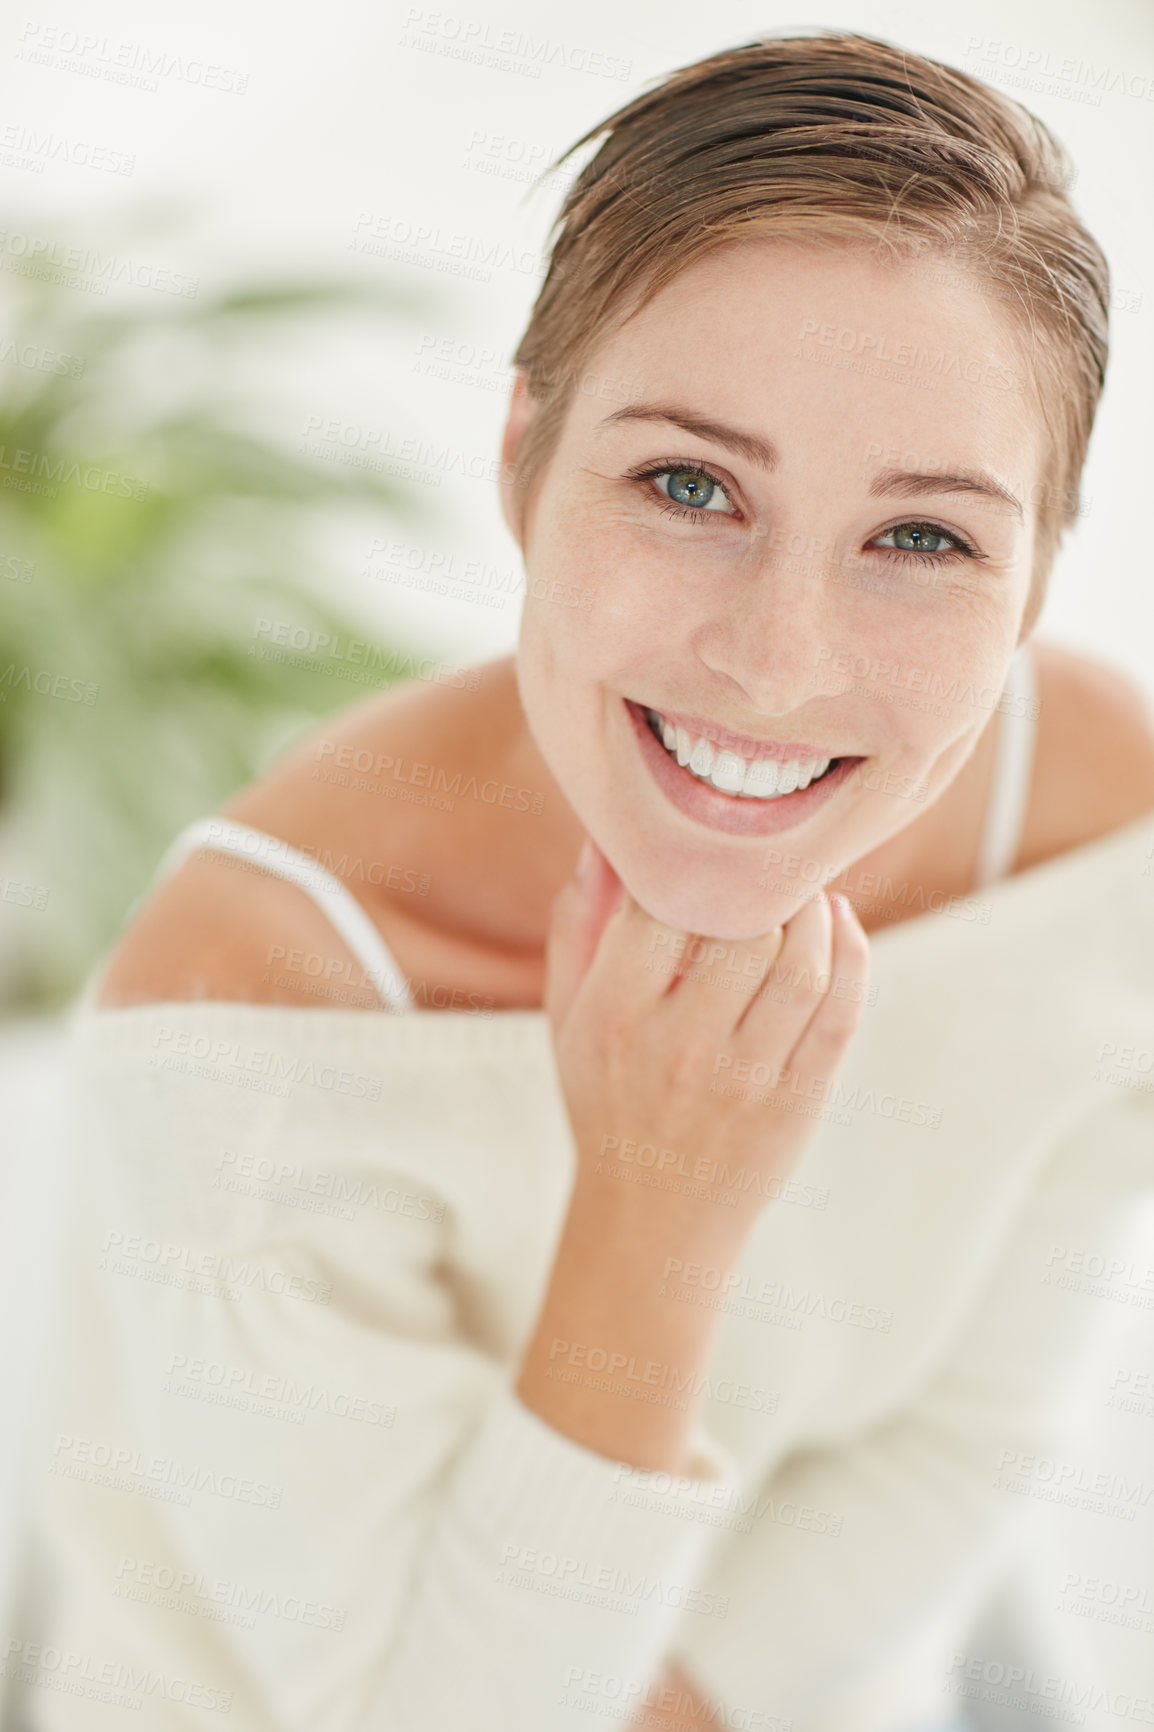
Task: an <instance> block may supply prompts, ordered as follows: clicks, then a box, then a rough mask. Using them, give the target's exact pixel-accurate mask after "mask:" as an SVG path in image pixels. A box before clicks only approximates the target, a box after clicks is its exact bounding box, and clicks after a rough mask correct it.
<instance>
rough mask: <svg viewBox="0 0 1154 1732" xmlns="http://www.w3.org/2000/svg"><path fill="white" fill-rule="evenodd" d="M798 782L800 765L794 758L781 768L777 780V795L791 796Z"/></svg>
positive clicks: (799, 779)
mask: <svg viewBox="0 0 1154 1732" xmlns="http://www.w3.org/2000/svg"><path fill="white" fill-rule="evenodd" d="M800 781H801V765H800V764H799V763H798V761H797V759H796V758H790V760H789V762H788V763H787V764H784V765H783V766H782V770H781V774H780V775H779V776H778V778H777V791H778V793H779V794H792V793H794V792H795V790H796V788H797V785H798V783H799V782H800Z"/></svg>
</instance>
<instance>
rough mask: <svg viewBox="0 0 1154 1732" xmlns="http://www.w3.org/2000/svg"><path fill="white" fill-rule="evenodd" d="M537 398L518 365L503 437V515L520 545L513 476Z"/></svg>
mask: <svg viewBox="0 0 1154 1732" xmlns="http://www.w3.org/2000/svg"><path fill="white" fill-rule="evenodd" d="M536 406H537V405H536V402H535V400H534V399H533V398H532V397H531V396H530V394H529V375H528V374H527V373H526V372H525V370H524V368H522V367H518V369H517V371H516V373H515V374H514V376H513V394H512V396H511V397H510V399H509V417H508V420H507V421H506V422H505V433H504V437H503V438H502V440H501V480H500V486H501V515H502V517H503V518H504V519H505V522H506V523H507V524H508V526H509V532H510V534H511V535H512V537H513V539H514V541H515V542H516V543H517V545H518V547H520V546H521V514H522V507H523V503H524V502H523V500H522V498H521V490H520V489H519V488H518V486H517V485H516V482H515V481H514V479H513V477H514V475H515V474H516V466H517V457H518V453H519V452H520V449H521V437H522V435H523V433H524V431H525V429H526V427H527V426H528V425H529V422H530V421H531V420H532V418H533V411H534V410H535V408H536Z"/></svg>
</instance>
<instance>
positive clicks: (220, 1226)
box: [17, 1007, 735, 1732]
mask: <svg viewBox="0 0 1154 1732" xmlns="http://www.w3.org/2000/svg"><path fill="white" fill-rule="evenodd" d="M177 1008H179V1010H180V1011H181V1012H183V1010H184V1007H177ZM171 1044H172V1043H171V1041H170V1042H169V1045H171ZM186 1044H187V1043H186ZM218 1045H219V1047H220V1049H221V1050H220V1051H217V1050H216V1047H215V1046H214V1045H213V1043H211V1042H210V1043H208V1044H207V1045H206V1046H205V1048H204V1049H203V1051H204V1053H205V1054H206V1055H207V1056H206V1057H204V1059H203V1060H201V1061H198V1062H197V1063H196V1064H195V1065H194V1066H192V1067H191V1068H190V1066H189V1065H188V1064H183V1065H182V1066H180V1067H165V1066H157V1067H152V1068H148V1067H146V1066H142V1064H141V1062H140V1060H139V1058H138V1057H133V1056H132V1055H131V1054H129V1055H127V1056H125V1055H124V1054H121V1053H119V1052H113V1051H111V1043H109V1047H108V1049H106V1050H104V1051H102V1053H100V1054H99V1055H98V1056H99V1057H100V1059H101V1063H100V1065H99V1068H98V1069H97V1068H96V1067H94V1066H93V1065H91V1064H90V1065H89V1066H88V1070H87V1074H85V1075H82V1076H81V1078H80V1081H79V1084H78V1091H77V1096H76V1103H75V1119H74V1122H75V1137H74V1144H75V1146H74V1149H73V1151H72V1154H73V1159H72V1163H71V1165H72V1168H73V1172H74V1177H75V1186H76V1198H75V1203H76V1206H75V1209H74V1211H73V1213H74V1221H73V1225H72V1228H71V1231H70V1236H69V1241H68V1252H67V1272H66V1274H67V1283H66V1287H65V1290H64V1294H63V1305H62V1307H61V1322H62V1330H61V1335H62V1339H61V1342H60V1346H59V1355H60V1359H59V1365H60V1375H59V1379H58V1382H57V1385H56V1388H55V1389H54V1391H53V1395H52V1403H53V1406H52V1418H51V1422H50V1423H49V1424H48V1425H47V1426H46V1427H45V1430H44V1438H43V1445H42V1457H43V1473H42V1474H41V1475H40V1477H39V1489H38V1492H37V1499H38V1505H37V1511H36V1515H35V1519H34V1530H35V1535H36V1542H37V1549H38V1551H39V1552H40V1554H41V1556H42V1557H43V1558H44V1559H45V1560H46V1563H45V1567H46V1571H47V1577H48V1579H50V1580H54V1581H56V1582H58V1583H61V1584H64V1585H65V1586H64V1588H63V1591H61V1592H60V1593H58V1594H56V1595H54V1596H50V1597H49V1599H48V1600H47V1601H46V1602H45V1603H44V1606H43V1607H42V1608H41V1610H40V1611H38V1613H37V1617H36V1619H35V1620H34V1621H33V1622H32V1623H31V1624H30V1625H29V1626H28V1627H27V1629H26V1632H25V1634H26V1636H27V1639H28V1642H29V1643H30V1644H31V1647H30V1648H29V1647H27V1644H26V1647H25V1649H22V1650H21V1653H27V1654H30V1655H31V1658H30V1659H29V1660H28V1664H29V1665H30V1666H35V1665H37V1664H41V1663H42V1657H43V1655H45V1654H46V1653H67V1654H74V1655H76V1654H79V1655H89V1654H91V1655H95V1656H97V1657H98V1658H99V1660H100V1662H101V1664H102V1665H105V1666H106V1669H107V1671H108V1677H107V1678H105V1679H104V1683H105V1684H107V1685H108V1687H109V1688H110V1689H111V1688H113V1687H114V1685H115V1681H116V1679H117V1678H119V1677H120V1676H121V1675H122V1671H123V1676H124V1677H126V1678H131V1679H136V1680H139V1679H141V1678H145V1677H152V1676H156V1677H159V1678H162V1679H164V1680H166V1681H168V1682H169V1683H170V1682H171V1680H173V1679H176V1680H178V1681H180V1689H179V1691H177V1690H175V1689H173V1690H172V1691H170V1692H169V1693H168V1695H167V1698H166V1699H164V1700H161V1699H160V1696H159V1695H158V1696H157V1697H156V1698H154V1699H149V1698H148V1697H147V1694H146V1698H145V1699H144V1700H143V1701H142V1702H140V1703H137V1702H132V1703H129V1704H127V1705H129V1706H140V1707H141V1708H142V1717H141V1718H140V1720H139V1724H140V1726H141V1728H142V1732H151V1728H153V1727H156V1728H158V1729H159V1728H161V1727H163V1728H164V1732H183V1728H185V1727H186V1726H189V1727H191V1726H194V1725H199V1726H203V1724H204V1710H205V1709H206V1708H215V1709H217V1710H218V1711H227V1712H229V1714H230V1715H231V1718H232V1720H233V1721H234V1722H235V1723H238V1724H241V1725H243V1726H244V1727H245V1728H246V1729H248V1732H296V1729H298V1728H299V1732H430V1729H431V1728H434V1727H442V1726H444V1727H449V1726H451V1727H452V1728H453V1732H570V1729H571V1728H574V1727H578V1726H580V1727H585V1726H588V1724H589V1712H588V1706H589V1696H588V1691H589V1687H590V1685H591V1683H593V1682H594V1681H595V1686H594V1687H596V1688H599V1687H600V1686H601V1684H602V1681H603V1680H604V1679H605V1678H607V1677H612V1678H614V1679H616V1680H617V1681H618V1682H617V1685H616V1689H617V1691H618V1692H619V1696H618V1707H620V1706H621V1705H622V1704H623V1703H627V1702H628V1701H629V1700H630V1699H631V1698H632V1697H635V1696H640V1695H641V1693H642V1692H643V1690H644V1688H645V1687H646V1685H647V1684H648V1682H649V1681H650V1680H651V1679H652V1678H653V1677H654V1676H655V1675H656V1673H657V1672H658V1671H659V1669H660V1667H661V1665H662V1663H663V1657H664V1654H665V1652H666V1650H667V1648H668V1645H669V1642H670V1640H671V1638H672V1635H673V1632H674V1629H675V1627H676V1623H677V1620H678V1618H679V1616H680V1611H681V1608H683V1607H684V1605H685V1602H686V1596H688V1595H691V1594H692V1593H693V1592H694V1591H695V1588H696V1584H697V1581H698V1578H699V1576H700V1574H701V1572H702V1570H703V1569H704V1567H705V1559H704V1551H703V1549H704V1547H705V1546H706V1544H707V1542H708V1540H709V1538H710V1534H711V1530H712V1531H716V1530H715V1529H714V1528H713V1524H711V1522H710V1516H711V1514H712V1513H713V1512H715V1510H716V1507H717V1504H718V1501H719V1500H721V1501H724V1500H725V1498H726V1497H727V1496H728V1495H729V1493H730V1491H731V1489H732V1486H733V1482H734V1477H735V1470H734V1466H733V1462H732V1459H731V1458H730V1457H729V1455H728V1453H727V1452H726V1451H725V1450H724V1448H723V1447H722V1446H721V1445H719V1444H717V1443H715V1442H713V1441H712V1440H711V1439H710V1438H709V1437H708V1436H707V1435H705V1433H704V1432H703V1431H701V1430H699V1431H698V1432H697V1434H696V1436H695V1440H694V1441H695V1454H694V1459H693V1461H692V1463H691V1468H690V1472H689V1473H687V1474H686V1475H685V1476H683V1477H680V1478H677V1477H674V1476H664V1477H662V1476H657V1477H656V1478H654V1477H653V1476H641V1475H637V1474H636V1473H635V1472H634V1471H633V1470H631V1469H630V1468H628V1467H627V1466H625V1465H624V1464H621V1463H617V1462H615V1461H612V1460H610V1459H608V1458H606V1457H603V1456H601V1455H598V1454H597V1453H595V1452H593V1451H591V1450H589V1449H586V1448H585V1447H583V1446H581V1445H579V1444H578V1443H576V1442H574V1441H573V1440H571V1439H569V1438H567V1437H565V1436H564V1435H562V1434H561V1433H559V1432H557V1431H555V1430H553V1429H552V1428H551V1427H550V1426H548V1425H547V1424H546V1423H545V1422H544V1421H542V1420H541V1419H539V1418H538V1417H537V1416H536V1415H535V1414H534V1413H532V1412H531V1411H530V1410H529V1409H528V1408H526V1407H525V1405H524V1404H523V1403H522V1402H521V1401H520V1400H519V1399H518V1398H517V1397H516V1395H515V1393H514V1392H513V1389H512V1387H511V1385H512V1381H513V1377H514V1367H513V1366H512V1365H511V1364H510V1363H507V1362H506V1363H502V1362H501V1360H500V1359H499V1358H498V1357H497V1356H496V1355H495V1354H494V1353H493V1352H492V1351H491V1350H486V1349H485V1348H484V1347H483V1346H482V1345H480V1344H479V1342H478V1341H477V1339H476V1338H475V1335H474V1333H473V1332H472V1313H471V1308H470V1306H469V1305H468V1304H467V1303H465V1302H463V1301H462V1299H461V1298H460V1296H459V1295H458V1294H457V1292H456V1291H455V1289H454V1281H453V1272H452V1269H451V1267H450V1266H449V1258H448V1249H447V1248H448V1246H449V1244H450V1240H449V1237H448V1223H449V1216H448V1215H447V1214H446V1211H445V1208H444V1204H443V1199H442V1197H441V1195H440V1194H439V1192H438V1189H437V1186H436V1183H435V1182H434V1183H430V1182H429V1177H428V1174H427V1173H422V1171H421V1161H420V1157H419V1152H418V1153H417V1154H414V1153H413V1151H412V1150H411V1149H406V1148H405V1146H404V1144H405V1135H404V1129H403V1126H402V1127H401V1128H400V1129H398V1128H397V1127H396V1125H394V1126H393V1127H392V1129H391V1133H390V1123H389V1105H388V1100H387V1091H386V1094H385V1095H384V1096H382V1098H381V1100H380V1101H379V1103H377V1104H375V1105H373V1104H371V1103H367V1102H366V1101H364V1100H363V1099H358V1098H357V1091H356V1070H355V1066H353V1067H350V1068H349V1069H347V1071H345V1072H333V1073H332V1075H330V1074H328V1073H326V1074H325V1076H324V1077H323V1079H322V1077H321V1074H320V1072H319V1071H318V1072H316V1073H315V1075H314V1076H313V1080H312V1081H311V1082H310V1081H309V1080H307V1079H305V1078H302V1077H301V1076H300V1075H299V1074H298V1076H297V1079H296V1081H295V1083H294V1085H293V1089H292V1093H291V1096H290V1097H284V1098H282V1097H280V1096H276V1095H272V1094H270V1093H269V1092H266V1091H265V1090H263V1089H261V1088H257V1087H254V1086H253V1084H254V1083H255V1081H256V1080H257V1074H256V1073H255V1072H254V1073H253V1074H250V1075H249V1076H248V1077H247V1078H242V1077H241V1075H240V1074H239V1070H238V1061H237V1058H236V1055H235V1054H233V1055H230V1054H229V1053H228V1052H227V1051H225V1050H224V1046H225V1043H224V1042H223V1041H222V1042H220V1043H218ZM243 1056H244V1055H243V1052H242V1053H241V1058H242V1059H243ZM210 1067H211V1068H210ZM250 1068H251V1067H250ZM334 1076H335V1077H337V1078H338V1080H337V1081H334V1080H333V1077H334ZM342 1077H343V1078H344V1081H343V1082H342V1081H341V1080H339V1079H340V1078H342ZM342 1088H343V1089H344V1092H343V1093H342V1092H341V1090H342ZM410 1092H412V1091H410ZM382 1150H383V1151H384V1152H382ZM17 1657H19V1655H18V1656H17ZM34 1681H36V1680H34ZM158 1688H159V1687H158ZM95 1694H96V1692H95V1690H91V1691H88V1692H87V1693H86V1694H85V1693H83V1692H80V1691H75V1692H71V1693H68V1694H64V1693H62V1692H53V1691H52V1690H51V1689H43V1690H34V1689H33V1690H31V1691H30V1692H29V1695H30V1699H31V1700H32V1701H34V1703H35V1706H36V1713H37V1714H39V1715H40V1718H39V1719H36V1720H35V1721H34V1722H32V1723H33V1724H35V1726H36V1727H37V1729H38V1732H39V1729H40V1728H41V1726H43V1728H44V1732H48V1729H49V1728H52V1729H53V1732H55V1728H56V1727H57V1726H59V1727H60V1728H62V1729H63V1728H64V1727H66V1726H67V1727H68V1728H69V1729H72V1728H81V1729H83V1732H88V1728H90V1727H101V1728H103V1727H105V1726H107V1727H109V1728H111V1727H113V1726H115V1725H119V1724H120V1723H121V1722H120V1720H118V1718H117V1715H118V1714H120V1713H121V1712H122V1710H123V1708H124V1706H125V1705H126V1704H125V1702H124V1701H121V1702H120V1703H119V1705H118V1706H116V1707H103V1706H102V1705H101V1704H100V1703H99V1702H98V1701H96V1700H95V1699H94V1698H95ZM81 1695H85V1699H84V1700H80V1699H79V1698H80V1697H81ZM102 1714H106V1715H107V1718H102V1717H101V1716H102Z"/></svg>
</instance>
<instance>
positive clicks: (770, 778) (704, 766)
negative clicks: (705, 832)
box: [647, 710, 833, 800]
mask: <svg viewBox="0 0 1154 1732" xmlns="http://www.w3.org/2000/svg"><path fill="white" fill-rule="evenodd" d="M647 713H648V715H649V718H650V724H651V726H653V727H654V732H655V733H658V734H659V736H660V738H661V740H662V743H663V744H664V746H665V749H666V751H667V752H669V753H670V755H671V756H674V757H676V759H677V762H678V763H679V764H681V765H682V766H683V768H685V769H688V770H689V772H690V774H691V775H694V776H696V777H698V779H699V780H700V781H702V782H708V783H710V785H711V786H712V787H714V788H717V789H719V790H720V791H721V792H722V793H723V794H740V795H743V796H744V797H745V798H747V799H751V800H774V799H778V798H780V796H781V795H783V794H792V793H795V792H796V791H797V790H798V789H799V788H808V787H809V784H810V783H811V782H813V781H816V779H817V777H818V776H822V775H824V774H825V772H826V771H827V770H828V769H829V766H830V764H831V763H832V761H833V760H832V759H831V758H810V759H807V760H806V761H805V762H804V763H802V762H799V760H798V759H797V758H790V759H789V761H788V763H785V764H782V763H780V762H778V760H777V759H776V758H757V759H755V760H754V761H753V762H752V763H750V762H749V761H748V760H747V759H745V758H743V757H741V756H740V754H739V753H737V752H730V751H724V750H722V749H721V748H720V747H719V746H716V745H714V743H713V741H712V740H706V739H697V740H695V739H693V737H692V736H691V735H690V733H689V732H688V730H687V729H685V728H683V727H682V726H681V724H680V723H677V724H674V723H672V722H667V721H666V720H665V718H664V716H662V715H661V714H660V713H659V712H658V711H657V710H650V711H648V712H647ZM654 724H655V725H654Z"/></svg>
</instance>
